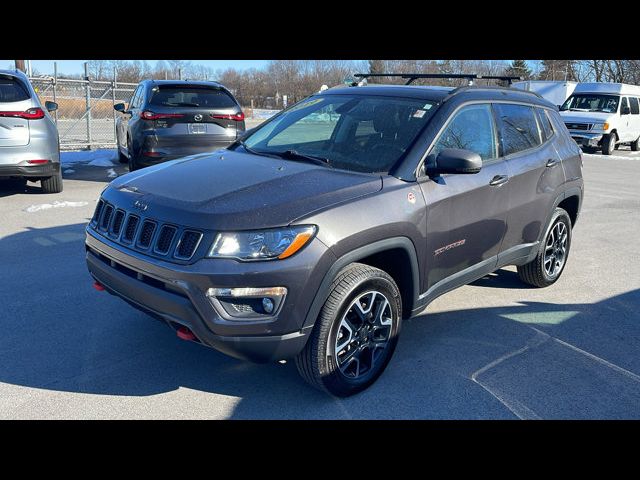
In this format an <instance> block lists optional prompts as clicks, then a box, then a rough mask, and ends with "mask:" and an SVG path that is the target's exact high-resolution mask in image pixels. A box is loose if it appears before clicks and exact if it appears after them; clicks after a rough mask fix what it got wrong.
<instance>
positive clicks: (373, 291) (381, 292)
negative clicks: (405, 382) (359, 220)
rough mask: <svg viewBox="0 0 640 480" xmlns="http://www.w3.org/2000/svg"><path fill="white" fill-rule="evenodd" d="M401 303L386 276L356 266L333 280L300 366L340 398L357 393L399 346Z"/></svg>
mask: <svg viewBox="0 0 640 480" xmlns="http://www.w3.org/2000/svg"><path fill="white" fill-rule="evenodd" d="M401 322H402V301H401V297H400V291H399V289H398V286H397V285H396V283H395V282H394V280H393V278H391V276H389V275H388V274H387V273H386V272H384V271H382V270H380V269H377V268H374V267H370V266H368V265H364V264H361V263H352V264H351V265H348V266H347V267H345V268H344V269H343V270H342V271H341V272H340V273H339V274H338V275H337V276H336V279H335V280H334V281H333V283H332V285H331V288H330V293H329V296H328V298H327V300H326V302H325V304H324V306H323V307H322V310H321V311H320V315H319V317H318V319H317V321H316V324H315V326H314V327H313V330H312V332H311V336H310V338H309V341H308V342H307V344H306V346H305V348H304V350H303V351H302V352H301V353H300V354H299V355H298V356H297V357H296V359H295V362H296V366H297V367H298V372H300V375H302V377H303V378H304V379H305V380H306V381H307V382H308V383H309V384H311V385H312V386H314V387H315V388H318V389H320V390H324V391H325V392H328V393H330V394H332V395H335V396H338V397H347V396H349V395H353V394H355V393H358V392H360V391H362V390H364V389H366V388H367V387H368V386H370V385H371V384H372V383H374V382H375V381H376V379H377V378H378V377H379V376H380V375H381V374H382V372H383V371H384V369H385V368H386V366H387V364H388V363H389V360H390V359H391V356H392V355H393V352H394V350H395V348H396V344H397V341H398V334H399V333H400V327H401Z"/></svg>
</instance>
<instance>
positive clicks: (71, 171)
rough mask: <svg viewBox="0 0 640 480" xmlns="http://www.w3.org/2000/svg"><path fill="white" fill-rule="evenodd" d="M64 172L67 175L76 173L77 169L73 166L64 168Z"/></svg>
mask: <svg viewBox="0 0 640 480" xmlns="http://www.w3.org/2000/svg"><path fill="white" fill-rule="evenodd" d="M62 173H64V174H65V175H70V174H72V173H76V171H75V170H74V169H73V168H68V169H67V170H63V171H62Z"/></svg>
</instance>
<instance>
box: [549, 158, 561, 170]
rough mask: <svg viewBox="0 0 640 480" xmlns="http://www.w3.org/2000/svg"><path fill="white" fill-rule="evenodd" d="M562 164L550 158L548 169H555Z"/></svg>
mask: <svg viewBox="0 0 640 480" xmlns="http://www.w3.org/2000/svg"><path fill="white" fill-rule="evenodd" d="M559 163H560V162H559V161H558V160H556V159H554V158H550V159H549V160H547V167H549V168H551V167H555V166H556V165H558V164H559Z"/></svg>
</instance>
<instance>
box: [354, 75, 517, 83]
mask: <svg viewBox="0 0 640 480" xmlns="http://www.w3.org/2000/svg"><path fill="white" fill-rule="evenodd" d="M353 76H354V77H356V78H362V79H363V80H364V79H367V78H370V77H399V78H402V79H405V80H407V82H406V83H405V85H411V83H413V82H414V81H415V80H417V79H419V78H466V79H467V80H469V85H473V81H474V80H477V79H482V80H502V81H505V82H509V85H511V84H512V83H513V81H514V80H523V77H521V76H517V75H478V74H477V73H356V74H354V75H353ZM356 85H357V84H356ZM354 86H355V85H354Z"/></svg>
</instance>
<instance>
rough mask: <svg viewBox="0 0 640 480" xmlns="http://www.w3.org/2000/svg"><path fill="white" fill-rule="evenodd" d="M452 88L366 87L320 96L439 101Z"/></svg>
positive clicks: (340, 89)
mask: <svg viewBox="0 0 640 480" xmlns="http://www.w3.org/2000/svg"><path fill="white" fill-rule="evenodd" d="M453 90H455V88H453V87H436V86H431V87H425V86H416V85H371V84H369V85H366V86H363V87H335V88H330V89H329V90H324V91H323V92H322V93H320V95H378V96H387V97H408V98H423V99H425V100H435V101H440V100H442V99H444V98H445V97H446V96H447V95H449V94H450V93H451V92H452V91H453Z"/></svg>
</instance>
